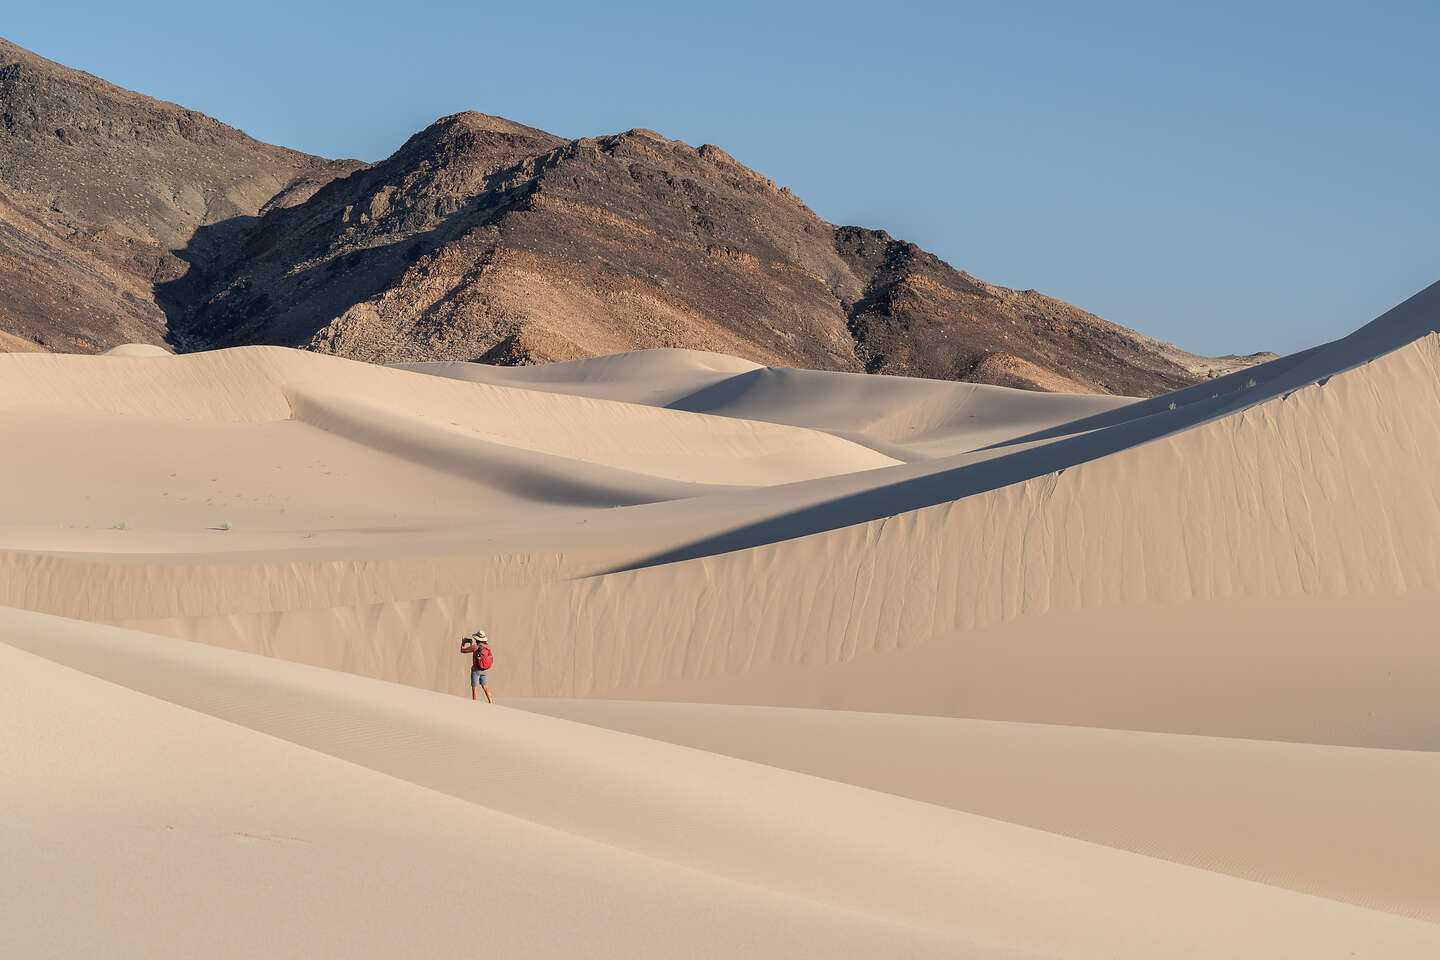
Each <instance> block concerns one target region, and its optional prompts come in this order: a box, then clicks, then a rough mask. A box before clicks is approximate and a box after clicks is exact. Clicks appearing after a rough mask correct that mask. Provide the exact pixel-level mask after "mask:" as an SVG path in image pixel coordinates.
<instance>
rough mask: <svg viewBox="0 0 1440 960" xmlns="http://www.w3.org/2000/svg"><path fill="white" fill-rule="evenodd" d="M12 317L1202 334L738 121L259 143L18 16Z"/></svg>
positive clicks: (394, 354) (477, 341) (113, 322)
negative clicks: (901, 202) (32, 32)
mask: <svg viewBox="0 0 1440 960" xmlns="http://www.w3.org/2000/svg"><path fill="white" fill-rule="evenodd" d="M0 236H3V237H4V238H5V239H4V244H3V246H0V304H3V305H0V330H4V331H7V332H8V333H10V334H12V335H16V336H19V337H20V338H21V339H22V340H28V341H32V342H43V343H45V344H47V345H50V346H52V347H54V348H56V349H64V350H93V349H100V348H103V347H106V346H110V345H112V344H113V343H116V342H122V341H127V340H147V341H151V342H160V341H162V340H163V341H166V342H169V343H171V344H172V345H175V346H177V347H179V348H180V349H201V348H206V347H215V346H228V345H238V344H249V343H276V344H284V345H292V346H303V347H307V348H310V349H315V350H321V351H326V352H331V353H337V354H341V355H344V356H349V357H354V358H358V359H364V360H373V361H399V360H420V359H465V360H472V359H481V360H486V361H490V362H497V363H509V364H514V363H536V362H544V361H552V360H567V359H573V358H578V357H583V356H591V355H595V354H603V353H613V352H618V351H623V350H630V349H636V348H644V347H666V346H670V347H688V348H695V349H702V350H713V351H720V352H724V353H729V354H734V355H736V356H741V357H745V358H748V359H751V360H755V361H758V362H762V363H767V364H778V365H788V366H799V367H813V368H818V369H830V370H857V371H858V370H866V371H871V372H883V373H895V374H907V375H915V376H926V377H938V378H947V379H963V380H973V381H979V382H985V383H997V384H1002V385H1007V386H1018V387H1028V388H1032V389H1044V390H1067V391H1082V392H1108V393H1123V394H1154V393H1159V392H1163V391H1166V390H1170V389H1173V388H1175V387H1178V386H1183V385H1185V384H1188V383H1192V382H1194V381H1195V380H1196V379H1198V378H1200V377H1203V376H1205V375H1206V373H1205V371H1206V370H1208V369H1214V370H1215V371H1216V372H1223V371H1225V370H1228V369H1232V368H1233V367H1234V366H1235V365H1237V364H1243V363H1245V362H1247V358H1228V359H1219V360H1212V359H1210V358H1203V357H1196V356H1194V355H1192V354H1187V353H1185V352H1184V351H1180V350H1178V349H1177V348H1174V347H1171V346H1170V345H1168V344H1162V343H1158V342H1156V341H1153V340H1150V339H1149V338H1146V337H1143V336H1141V335H1139V334H1136V333H1134V332H1133V331H1130V330H1127V329H1125V328H1123V327H1119V326H1116V325H1115V324H1111V323H1107V322H1106V321H1104V320H1101V319H1100V318H1098V317H1095V316H1093V315H1091V314H1088V313H1086V312H1084V311H1082V310H1080V309H1078V308H1076V307H1073V306H1070V305H1069V304H1066V303H1063V302H1061V301H1059V300H1055V299H1053V298H1050V297H1045V296H1043V295H1041V294H1038V293H1035V292H1034V291H1013V290H1008V289H1004V288H1001V287H995V286H992V285H990V284H986V283H984V282H982V281H980V280H977V279H975V278H973V277H971V276H969V275H968V274H965V273H963V272H960V271H957V270H955V269H954V268H952V267H951V266H949V265H948V264H946V263H945V262H944V261H942V260H940V259H939V258H937V257H935V256H933V255H931V254H928V253H925V252H924V251H922V250H920V249H919V248H917V247H916V246H914V245H913V244H909V243H905V242H903V241H898V240H894V239H892V238H891V237H889V236H888V235H887V234H885V233H883V232H879V231H871V230H865V229H861V228H858V227H837V226H834V225H832V224H829V223H827V222H825V221H824V220H822V219H820V217H818V216H817V215H816V214H815V213H813V212H812V211H811V210H810V209H809V208H808V207H806V206H805V205H804V204H803V203H802V202H801V201H800V199H799V198H798V197H796V196H794V195H793V194H791V193H790V192H789V191H788V190H786V189H784V188H780V187H777V186H776V185H775V184H774V183H773V182H772V181H770V180H768V179H766V178H765V177H764V176H762V175H760V174H758V173H756V172H755V171H753V170H751V169H749V168H747V167H745V166H744V165H742V164H740V163H739V162H737V161H736V160H735V159H734V158H732V157H731V156H729V155H728V154H726V153H725V152H724V151H723V150H721V149H719V148H718V147H715V146H711V145H708V144H707V145H704V146H701V147H699V148H698V149H697V148H694V147H691V146H689V145H687V144H684V143H680V142H678V141H674V140H668V139H666V138H665V137H662V136H660V135H659V134H656V133H653V132H651V131H648V130H631V131H628V132H626V133H622V134H619V135H616V136H609V137H600V138H586V139H581V140H573V141H570V140H565V139H562V138H560V137H556V136H554V135H552V134H549V133H546V132H544V131H541V130H536V129H534V128H531V127H526V126H522V125H520V124H517V123H512V122H510V121H508V120H503V119H499V118H496V117H490V116H486V115H483V114H479V113H462V114H457V115H455V116H452V117H446V118H444V119H442V120H440V121H438V122H436V123H435V124H433V125H432V126H430V127H428V128H426V129H425V130H423V131H421V132H420V133H418V134H416V135H415V136H414V137H412V138H411V139H410V140H409V141H408V142H407V143H406V144H404V146H402V147H401V148H400V149H399V150H398V151H397V152H396V153H395V154H394V155H392V156H391V157H389V158H387V159H386V160H384V161H382V162H380V163H377V164H375V165H373V166H368V167H367V166H364V165H362V164H358V163H356V162H353V161H327V160H323V159H321V158H318V157H311V156H308V155H305V154H300V153H296V152H294V151H291V150H286V149H283V148H280V147H274V146H270V145H267V144H263V143H259V142H257V141H255V140H253V139H251V138H249V137H247V136H245V135H244V134H243V133H241V132H240V131H237V130H233V129H231V128H229V127H226V126H225V125H223V124H221V123H219V122H218V121H215V120H212V119H210V118H208V117H205V116H203V115H201V114H198V113H194V112H193V111H188V110H185V109H183V108H181V107H177V106H175V105H173V104H167V103H161V102H158V101H155V100H151V99H149V98H147V97H143V96H140V95H139V94H134V93H130V92H128V91H125V90H121V89H119V88H117V87H113V86H111V85H109V84H106V83H104V82H103V81H100V80H97V79H96V78H94V77H91V76H89V75H88V74H83V73H79V72H77V71H73V70H69V69H67V68H64V67H61V66H59V65H57V64H53V63H50V62H49V61H46V60H44V59H42V58H40V57H37V56H35V55H33V54H30V53H28V52H26V51H23V50H21V49H20V48H18V47H14V46H13V45H9V44H5V43H4V42H3V41H0Z"/></svg>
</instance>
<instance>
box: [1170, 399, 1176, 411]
mask: <svg viewBox="0 0 1440 960" xmlns="http://www.w3.org/2000/svg"><path fill="white" fill-rule="evenodd" d="M1170 409H1171V410H1174V409H1175V401H1174V400H1171V401H1170Z"/></svg>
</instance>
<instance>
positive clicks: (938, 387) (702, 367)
mask: <svg viewBox="0 0 1440 960" xmlns="http://www.w3.org/2000/svg"><path fill="white" fill-rule="evenodd" d="M400 366H402V367H403V368H404V369H407V370H415V371H419V372H423V373H431V374H435V375H439V376H445V377H452V378H455V379H462V380H468V381H471V382H479V383H495V384H503V385H506V386H516V387H526V388H528V389H532V390H543V391H548V392H555V393H565V394H571V395H576V396H587V397H597V398H603V399H607V400H621V401H625V402H627V403H643V404H647V405H650V406H661V407H666V408H669V409H672V410H688V411H691V412H694V413H707V414H716V415H719V416H725V417H732V418H736V419H741V420H759V421H763V422H767V423H783V424H788V425H790V426H796V427H807V428H810V429H814V430H823V431H824V432H826V433H830V434H833V435H835V436H839V437H843V438H845V439H848V440H853V441H855V442H856V443H860V444H863V445H865V446H867V447H870V448H871V449H874V450H877V451H880V452H882V453H884V454H886V455H888V456H891V457H894V458H895V459H897V460H904V461H907V462H908V461H911V460H930V459H934V458H936V457H940V456H947V455H952V454H958V453H964V452H966V451H969V450H974V449H977V448H979V447H983V446H985V445H987V444H990V443H995V442H998V441H1001V440H1009V439H1011V438H1014V437H1017V436H1019V435H1021V434H1024V433H1033V432H1037V431H1040V430H1043V429H1047V428H1051V427H1057V426H1059V425H1061V424H1065V423H1069V422H1071V421H1073V420H1077V419H1079V418H1081V417H1084V416H1088V415H1091V414H1096V413H1100V412H1103V411H1108V410H1114V409H1116V408H1118V407H1122V406H1127V405H1128V404H1130V403H1131V402H1133V401H1131V400H1129V399H1127V398H1125V397H1111V396H1097V395H1091V394H1085V395H1065V394H1054V393H1036V392H1032V391H1027V390H1012V389H1009V388H1006V387H992V386H988V385H984V384H975V383H957V382H953V381H948V380H921V379H917V378H914V377H887V376H870V375H866V374H858V373H833V372H826V371H819V370H792V369H788V368H784V367H761V366H758V365H756V364H752V363H748V362H745V361H737V360H735V359H734V358H733V357H725V356H721V355H719V354H706V353H699V352H697V351H694V350H641V351H636V352H635V353H631V354H621V355H620V356H618V357H597V358H595V359H592V360H574V361H571V362H569V363H557V364H551V365H548V366H539V367H491V366H486V365H484V364H475V363H448V362H438V363H418V364H402V365H400Z"/></svg>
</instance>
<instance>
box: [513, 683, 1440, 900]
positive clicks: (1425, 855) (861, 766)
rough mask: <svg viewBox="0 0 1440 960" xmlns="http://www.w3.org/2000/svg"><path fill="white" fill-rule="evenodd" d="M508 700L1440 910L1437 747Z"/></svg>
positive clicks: (1249, 871)
mask: <svg viewBox="0 0 1440 960" xmlns="http://www.w3.org/2000/svg"><path fill="white" fill-rule="evenodd" d="M857 682H863V681H860V680H858V679H857ZM507 703H509V704H510V705H512V706H519V707H521V708H522V709H526V710H533V711H536V712H538V713H544V714H547V715H549V716H554V717H563V718H565V719H570V720H579V721H582V722H585V723H591V724H595V725H597V726H603V727H607V728H609V729H611V730H621V731H624V732H627V733H634V734H637V735H639V736H646V737H652V738H654V739H657V740H665V741H668V742H670V743H680V744H684V745H686V746H691V747H696V748H698V749H701V750H707V751H711V752H714V753H721V754H725V755H726V756H732V757H741V758H744V759H747V760H755V761H758V762H761V763H767V764H770V765H772V766H777V767H783V768H785V769H788V770H797V771H800V772H802V773H809V774H813V775H815V776H821V777H826V778H829V779H831V780H839V781H842V782H844V783H853V784H856V785H859V786H863V787H868V788H870V789H872V790H880V791H884V792H886V793H893V794H898V795H900V796H904V797H910V798H912V799H916V800H924V801H927V802H929V803H938V804H941V805H943V806H947V807H951V808H954V809H956V810H966V811H969V812H971V813H978V814H981V815H983V816H987V817H994V818H995V819H997V820H1007V821H1010V822H1011V823H1023V824H1025V825H1027V826H1032V827H1038V828H1040V829H1044V830H1049V831H1052V832H1054V833H1063V834H1065V835H1067V836H1072V837H1079V838H1081V839H1084V840H1090V841H1093V842H1095V843H1103V844H1106V845H1107V846H1112V847H1120V848H1123V849H1126V850H1134V851H1136V852H1138V853H1144V854H1148V855H1150V856H1156V857H1164V858H1166V859H1167V860H1175V861H1178V862H1181V863H1188V864H1192V865H1194V866H1197V867H1203V868H1205V869H1207V870H1218V871H1221V872H1224V873H1229V874H1232V875H1235V876H1241V877H1246V878H1249V879H1252V880H1260V881H1263V882H1265V883H1271V884H1275V885H1277V886H1283V887H1288V888H1290V889H1293V890H1300V891H1303V892H1306V893H1314V894H1318V895H1320V896H1327V897H1332V898H1335V899H1339V900H1347V901H1350V902H1353V903H1358V904H1361V905H1362V906H1367V907H1372V908H1375V909H1381V910H1390V911H1393V912H1395V913H1400V914H1404V915H1408V916H1416V917H1423V918H1425V919H1427V920H1431V921H1435V920H1440V871H1437V870H1436V868H1435V865H1436V864H1437V863H1440V833H1437V832H1436V831H1435V830H1434V829H1433V824H1434V818H1435V804H1436V800H1437V798H1440V754H1437V753H1434V752H1427V751H1411V750H1374V749H1359V748H1355V747H1334V746H1324V745H1313V744H1301V743H1277V742H1270V741H1261V740H1237V739H1222V738H1217V737H1194V736H1183V735H1176V734H1156V733H1145V732H1137V731H1129V730H1107V729H1100V728H1093V727H1072V726H1059V725H1050V724H1030V723H1014V722H1006V721H987V720H968V719H955V718H949V717H923V716H900V715H895V714H883V713H853V712H848V711H840V710H806V709H796V708H784V707H741V706H728V705H724V704H690V703H656V702H640V701H626V700H509V701H507Z"/></svg>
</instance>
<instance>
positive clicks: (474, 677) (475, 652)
mask: <svg viewBox="0 0 1440 960" xmlns="http://www.w3.org/2000/svg"><path fill="white" fill-rule="evenodd" d="M460 652H461V653H468V654H470V699H471V700H479V699H480V691H481V690H484V691H485V702H486V703H494V702H495V701H494V700H492V699H491V698H490V684H489V683H487V682H486V681H487V680H488V679H489V675H490V668H491V667H492V666H494V665H495V655H494V654H493V653H491V652H490V638H489V637H487V636H485V631H484V630H476V631H475V632H474V633H472V634H470V636H468V637H464V638H463V639H461V641H460Z"/></svg>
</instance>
